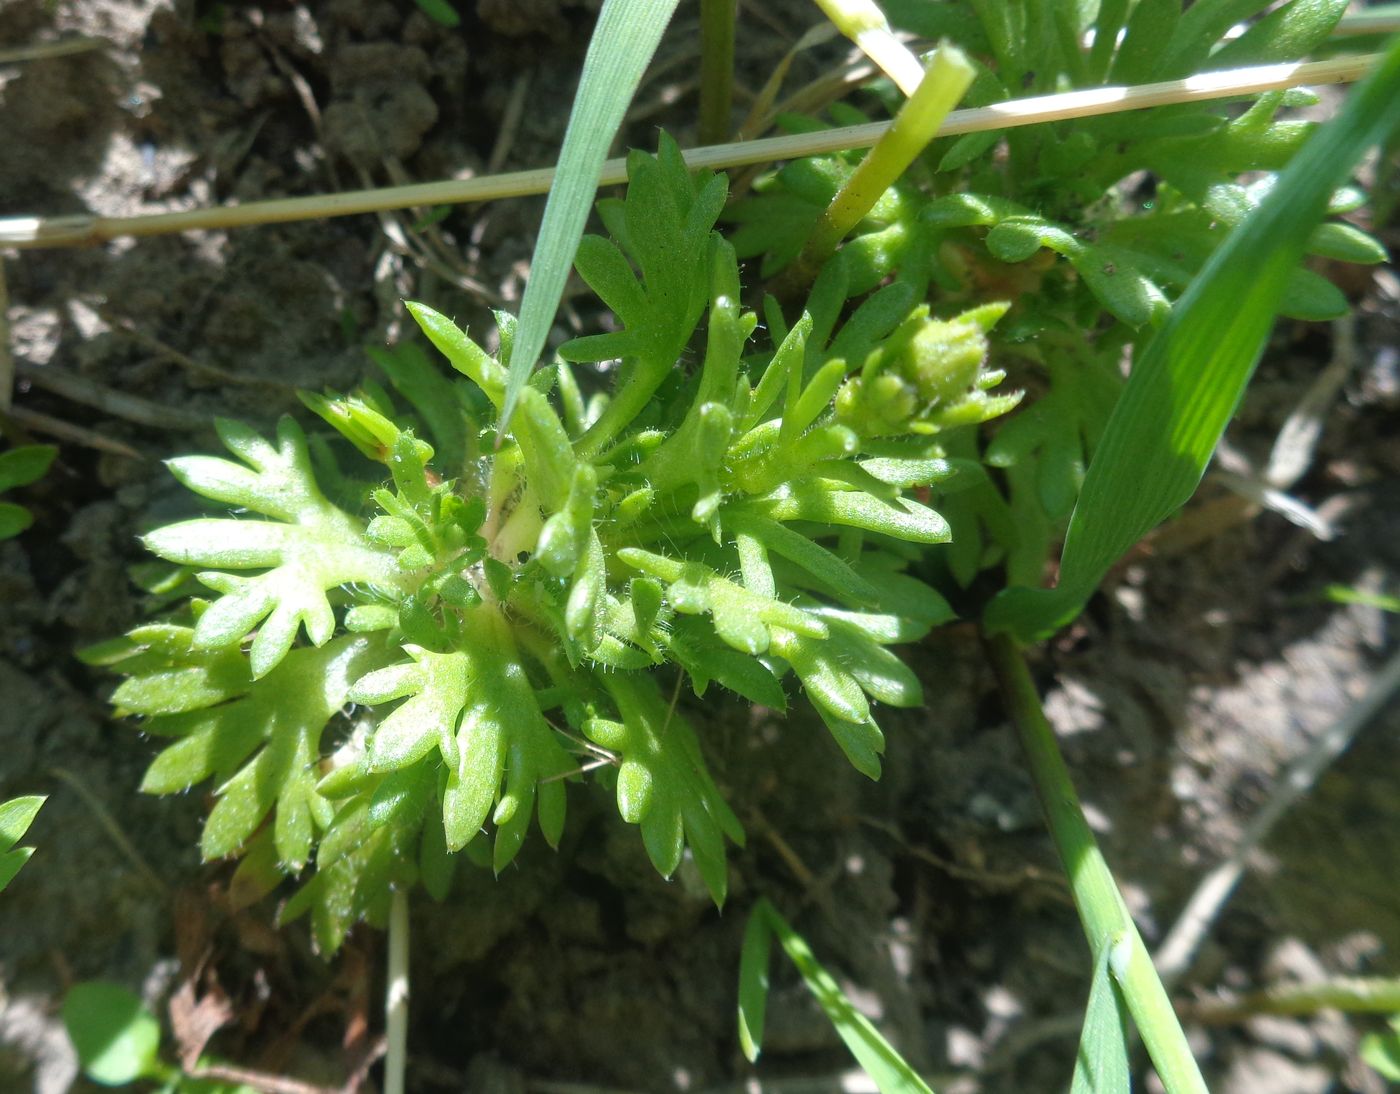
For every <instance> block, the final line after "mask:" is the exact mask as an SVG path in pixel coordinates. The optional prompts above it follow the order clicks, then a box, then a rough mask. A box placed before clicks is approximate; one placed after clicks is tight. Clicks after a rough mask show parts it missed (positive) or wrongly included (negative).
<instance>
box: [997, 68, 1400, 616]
mask: <svg viewBox="0 0 1400 1094" xmlns="http://www.w3.org/2000/svg"><path fill="white" fill-rule="evenodd" d="M1397 128H1400V42H1397V43H1396V44H1393V45H1392V46H1391V48H1390V50H1389V51H1388V52H1387V53H1386V54H1384V55H1383V57H1382V58H1381V60H1380V62H1379V63H1378V64H1377V66H1376V68H1375V70H1374V71H1373V72H1372V74H1371V76H1370V77H1369V78H1368V79H1367V80H1366V81H1365V82H1364V83H1362V84H1360V85H1359V86H1358V87H1357V88H1356V89H1355V90H1354V91H1353V92H1352V94H1351V96H1350V98H1349V99H1348V101H1347V103H1346V106H1345V107H1344V108H1343V110H1342V112H1341V113H1340V114H1339V115H1338V116H1337V118H1336V119H1334V120H1333V121H1331V122H1328V123H1327V124H1326V125H1324V126H1322V127H1321V128H1320V129H1319V130H1318V131H1317V132H1316V133H1315V134H1314V135H1313V136H1312V137H1311V139H1309V141H1308V142H1307V144H1306V145H1304V147H1303V149H1302V151H1301V152H1299V154H1298V156H1297V157H1296V158H1295V160H1294V161H1293V163H1292V164H1291V165H1290V166H1289V167H1288V168H1287V169H1286V170H1285V171H1284V172H1283V174H1282V176H1281V177H1280V178H1279V181H1278V184H1277V185H1276V186H1275V187H1274V188H1273V190H1272V191H1271V192H1270V193H1269V194H1268V196H1267V197H1265V199H1264V200H1263V201H1262V202H1261V203H1260V204H1259V206H1258V207H1257V208H1256V209H1255V210H1254V211H1253V212H1252V213H1251V214H1250V215H1249V217H1248V218H1247V219H1246V220H1245V221H1243V222H1242V223H1241V224H1240V225H1239V227H1238V228H1236V229H1235V231H1234V232H1233V233H1232V234H1231V236H1230V237H1229V239H1227V240H1226V241H1225V243H1224V245H1222V246H1221V248H1220V249H1219V251H1217V252H1216V254H1215V255H1214V256H1213V258H1212V259H1211V261H1210V262H1209V263H1208V264H1207V265H1206V267H1205V269H1204V270H1202V271H1201V274H1200V276H1199V277H1198V278H1197V279H1196V280H1195V281H1194V282H1193V283H1192V284H1191V286H1190V288H1189V289H1188V290H1187V291H1186V293H1185V294H1184V295H1183V296H1182V298H1181V300H1180V301H1179V302H1178V303H1177V305H1176V307H1175V308H1174V309H1173V310H1172V314H1171V317H1170V318H1169V319H1168V320H1167V322H1166V323H1165V325H1164V326H1163V327H1162V329H1161V330H1160V331H1159V332H1158V334H1157V336H1156V337H1155V338H1154V339H1153V340H1152V342H1151V343H1150V344H1149V345H1148V346H1147V349H1146V350H1145V352H1144V353H1143V354H1142V355H1141V357H1140V358H1139V360H1138V361H1137V362H1136V364H1135V365H1134V367H1133V371H1132V375H1131V377H1130V378H1129V381H1128V384H1127V386H1126V388H1125V390H1124V393H1123V395H1122V397H1121V398H1120V399H1119V402H1118V405H1117V406H1116V407H1115V408H1114V411H1113V415H1112V417H1111V418H1110V420H1109V423H1108V426H1107V427H1106V429H1105V431H1104V435H1103V439H1102V440H1101V442H1100V443H1099V446H1098V450H1097V451H1096V452H1095V454H1094V460H1093V462H1092V463H1091V464H1090V466H1089V471H1088V474H1087V475H1086V476H1085V480H1084V489H1083V492H1082V493H1081V494H1080V497H1079V502H1078V504H1077V505H1076V507H1075V510H1074V514H1073V516H1072V517H1071V518H1070V525H1069V531H1068V534H1067V536H1066V538H1065V547H1064V552H1063V555H1062V558H1061V562H1060V580H1059V584H1058V586H1057V587H1056V588H1054V589H1051V590H1046V589H1027V588H1012V589H1007V590H1005V591H1004V592H1002V593H1001V594H1000V595H999V596H998V597H997V598H996V600H994V601H993V602H992V604H991V606H990V608H989V609H988V612H987V616H986V625H987V627H988V628H989V629H990V630H993V631H1007V632H1010V633H1011V634H1013V635H1014V636H1015V637H1016V638H1018V639H1020V640H1021V641H1033V640H1036V639H1039V638H1043V637H1046V636H1048V635H1049V634H1051V633H1053V632H1054V631H1055V630H1057V629H1058V628H1060V627H1062V626H1064V625H1065V624H1066V623H1068V622H1069V621H1070V620H1072V619H1073V618H1074V617H1075V616H1076V615H1077V614H1078V613H1079V611H1080V609H1081V608H1082V607H1083V605H1084V603H1085V602H1086V601H1087V600H1088V598H1089V597H1090V595H1092V593H1093V591H1094V589H1095V588H1096V587H1097V586H1098V583H1099V581H1100V580H1101V579H1102V578H1103V576H1104V574H1105V573H1106V572H1107V571H1108V568H1109V567H1110V566H1112V565H1113V564H1114V563H1115V562H1116V561H1117V560H1118V559H1119V558H1120V557H1122V555H1123V554H1124V552H1126V551H1127V550H1128V549H1129V548H1130V547H1132V546H1133V544H1135V543H1136V542H1137V541H1138V540H1139V539H1140V538H1141V537H1142V536H1143V535H1145V534H1146V533H1147V532H1149V531H1151V529H1152V528H1154V527H1155V526H1156V525H1157V524H1159V523H1160V522H1161V521H1163V520H1165V519H1166V518H1167V517H1169V516H1171V515H1172V513H1174V512H1175V511H1176V510H1177V509H1178V508H1180V506H1181V505H1182V504H1183V503H1185V502H1186V500H1187V499H1188V498H1190V497H1191V495H1192V493H1194V492H1195V489H1196V487H1197V485H1198V484H1199V483H1200V480H1201V476H1202V475H1203V474H1204V472H1205V468H1206V464H1207V463H1208V462H1209V461H1210V457H1211V453H1212V452H1214V450H1215V446H1216V444H1217V442H1218V441H1219V439H1220V436H1221V434H1222V433H1223V432H1224V430H1225V426H1226V424H1227V423H1228V422H1229V420H1230V418H1231V417H1232V416H1233V414H1234V412H1235V408H1236V407H1237V406H1238V404H1239V401H1240V398H1241V396H1242V395H1243V394H1244V389H1245V385H1246V384H1247V383H1248V382H1249V378H1250V376H1251V375H1252V374H1253V372H1254V366H1255V364H1256V363H1257V362H1258V360H1259V357H1260V354H1261V353H1262V352H1263V349H1264V344H1265V341H1266V339H1267V338H1268V335H1269V330H1270V328H1271V327H1272V325H1273V320H1274V314H1275V312H1276V311H1277V309H1278V306H1279V302H1280V300H1281V299H1282V298H1283V295H1284V291H1285V289H1286V288H1287V285H1288V282H1289V279H1290V277H1291V276H1292V274H1293V272H1294V271H1295V270H1296V269H1297V266H1298V262H1299V260H1300V259H1301V257H1302V255H1303V250H1304V246H1305V244H1306V243H1307V241H1308V237H1309V236H1310V234H1311V233H1312V231H1313V229H1314V227H1315V226H1316V225H1317V222H1318V221H1319V220H1320V219H1321V217H1322V215H1323V213H1324V212H1325V210H1326V208H1327V204H1328V201H1329V200H1330V199H1331V197H1332V194H1333V192H1334V191H1335V190H1336V189H1337V188H1338V187H1339V186H1341V185H1342V184H1343V183H1345V182H1346V180H1347V177H1348V175H1349V173H1350V171H1351V169H1352V167H1353V165H1354V164H1355V163H1356V162H1357V160H1358V159H1359V158H1360V156H1361V155H1362V153H1363V152H1365V151H1366V149H1367V148H1369V147H1370V146H1371V145H1373V144H1376V143H1377V142H1379V141H1381V140H1383V139H1384V138H1385V137H1386V136H1387V135H1388V134H1390V133H1392V132H1394V131H1395V130H1396V129H1397Z"/></svg>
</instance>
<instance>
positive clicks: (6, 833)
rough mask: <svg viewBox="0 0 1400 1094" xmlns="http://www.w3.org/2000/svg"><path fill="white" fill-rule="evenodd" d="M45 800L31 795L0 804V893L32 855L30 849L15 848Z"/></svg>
mask: <svg viewBox="0 0 1400 1094" xmlns="http://www.w3.org/2000/svg"><path fill="white" fill-rule="evenodd" d="M46 800H47V799H46V798H43V797H40V796H39V795H37V794H36V795H31V796H29V797H26V798H11V799H10V800H9V801H7V802H0V892H4V891H5V886H7V885H9V884H10V882H11V881H13V880H14V878H15V875H16V874H17V873H19V871H20V867H21V866H23V865H24V864H25V863H26V862H28V861H29V856H30V855H32V854H34V848H32V847H16V846H15V844H17V843H18V842H19V841H20V839H21V838H22V837H23V836H24V834H25V832H27V831H29V826H30V825H31V824H33V823H34V818H35V817H37V816H38V815H39V810H40V808H42V807H43V804H44V802H45V801H46Z"/></svg>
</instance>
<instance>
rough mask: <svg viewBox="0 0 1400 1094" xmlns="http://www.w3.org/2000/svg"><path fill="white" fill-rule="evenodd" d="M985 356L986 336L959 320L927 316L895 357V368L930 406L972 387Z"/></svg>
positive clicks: (957, 396) (946, 401) (958, 396)
mask: <svg viewBox="0 0 1400 1094" xmlns="http://www.w3.org/2000/svg"><path fill="white" fill-rule="evenodd" d="M986 356H987V336H986V335H985V334H984V333H983V332H982V330H981V329H980V328H978V327H977V326H974V325H972V324H968V323H963V322H960V321H959V320H956V319H955V320H953V321H952V322H943V321H941V320H938V319H930V320H929V321H928V322H927V323H925V324H924V326H923V328H922V329H920V331H919V332H918V333H917V334H915V335H914V338H913V341H911V342H910V343H909V346H908V347H907V348H906V349H905V351H904V353H903V354H902V355H901V357H900V360H899V365H898V367H899V371H900V372H901V373H902V374H903V375H904V377H905V378H906V379H907V380H909V382H910V383H912V384H914V385H915V386H916V387H917V388H918V391H919V397H920V398H921V399H922V400H923V401H924V402H925V403H926V404H931V405H945V406H946V405H947V404H949V403H954V402H957V401H958V400H960V399H962V398H963V397H964V396H966V395H967V393H968V392H969V391H971V390H972V387H973V385H974V384H975V383H976V382H977V371H978V369H980V368H981V367H982V362H983V361H984V360H985V359H986Z"/></svg>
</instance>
